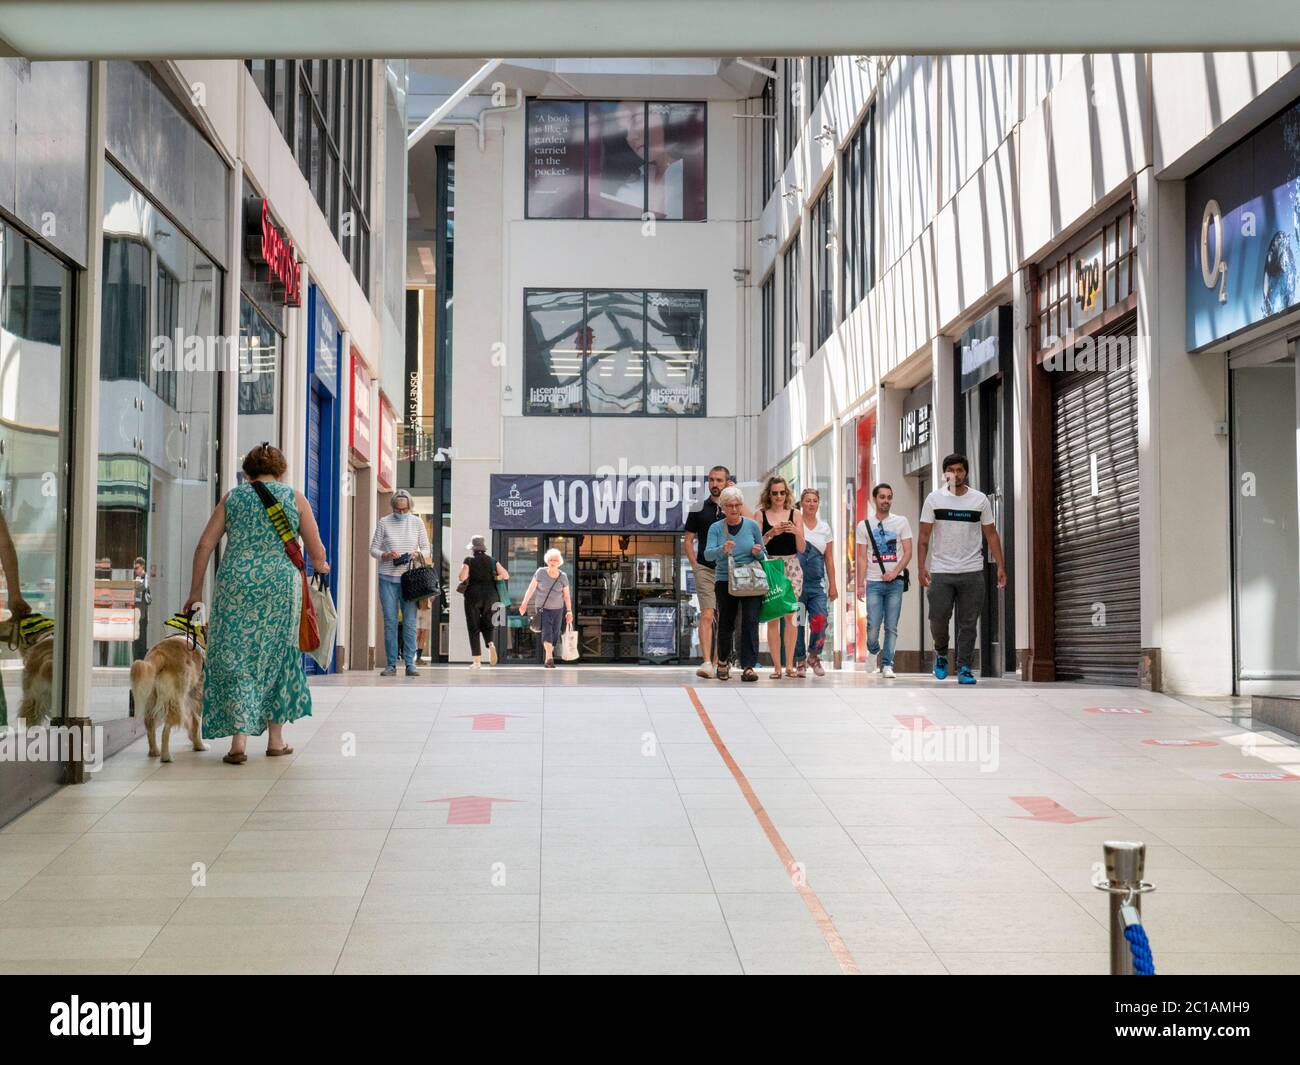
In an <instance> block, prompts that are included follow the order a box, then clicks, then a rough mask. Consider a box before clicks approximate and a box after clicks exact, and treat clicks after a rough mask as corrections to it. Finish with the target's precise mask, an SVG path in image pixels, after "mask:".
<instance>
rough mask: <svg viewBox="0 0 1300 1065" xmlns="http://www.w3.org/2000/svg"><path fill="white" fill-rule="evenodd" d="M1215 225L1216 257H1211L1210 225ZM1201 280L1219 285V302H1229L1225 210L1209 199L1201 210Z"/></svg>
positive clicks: (1208, 286) (1207, 284)
mask: <svg viewBox="0 0 1300 1065" xmlns="http://www.w3.org/2000/svg"><path fill="white" fill-rule="evenodd" d="M1211 223H1213V225H1214V259H1213V260H1211V259H1210V225H1211ZM1201 280H1202V281H1204V282H1205V287H1206V288H1209V289H1212V288H1214V286H1215V285H1216V284H1217V285H1218V286H1219V302H1220V303H1227V302H1228V264H1227V263H1225V262H1224V261H1223V210H1222V208H1220V207H1219V201H1218V200H1209V201H1207V202H1206V204H1205V210H1204V211H1202V212H1201Z"/></svg>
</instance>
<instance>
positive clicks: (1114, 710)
mask: <svg viewBox="0 0 1300 1065" xmlns="http://www.w3.org/2000/svg"><path fill="white" fill-rule="evenodd" d="M1083 712H1084V713H1085V714H1149V713H1151V711H1150V710H1148V709H1147V708H1146V707H1145V706H1085V707H1084V708H1083Z"/></svg>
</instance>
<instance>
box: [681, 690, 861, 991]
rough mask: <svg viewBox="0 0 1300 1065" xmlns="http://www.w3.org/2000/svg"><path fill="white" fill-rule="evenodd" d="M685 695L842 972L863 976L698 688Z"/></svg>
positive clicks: (688, 691)
mask: <svg viewBox="0 0 1300 1065" xmlns="http://www.w3.org/2000/svg"><path fill="white" fill-rule="evenodd" d="M686 694H687V695H689V696H690V697H691V702H692V704H694V706H695V712H696V713H697V714H698V715H699V716H700V721H701V722H702V723H703V725H704V731H705V732H707V733H708V734H709V739H711V740H712V741H713V746H714V747H715V748H716V749H717V752H718V754H719V755H721V756H722V761H723V762H724V763H725V764H726V766H727V768H728V769H729V770H731V775H732V776H733V777H734V778H735V781H736V783H737V784H738V785H740V791H741V794H742V795H744V796H745V801H746V802H747V803H749V808H750V809H751V810H753V811H754V816H755V817H756V818H757V819H758V823H759V825H760V827H761V828H762V829H763V834H764V835H766V836H767V841H768V842H769V843H770V844H772V849H773V850H774V851H776V853H777V857H779V858H780V859H781V864H782V865H784V866H785V868H786V871H787V872H789V873H791V874H792V877H791V882H792V883H793V884H794V888H795V890H796V891H798V892H799V896H800V897H801V898H802V899H803V903H804V905H805V906H807V907H808V912H809V913H811V914H812V916H813V920H814V921H816V922H817V927H818V929H819V930H820V931H821V934H822V938H823V939H825V940H826V945H827V946H828V947H830V950H831V954H833V955H834V956H835V960H836V961H837V962H838V963H839V966H840V972H842V973H844V974H845V975H846V976H861V975H862V970H861V969H859V968H858V963H857V962H856V961H854V960H853V953H852V952H851V951H850V950H849V947H848V944H847V943H845V942H844V940H843V939H842V938H841V937H840V933H839V931H838V930H837V929H836V928H835V922H834V921H833V920H831V915H830V914H829V913H827V912H826V907H825V906H823V905H822V900H821V899H819V898H818V897H817V892H815V891H814V890H813V889H812V887H811V886H810V885H809V884H808V883H807V882H806V881H804V880H803V878H802V877H800V878H798V879H795V878H794V877H793V873H794V871H795V870H796V868H797V867H798V863H797V862H796V861H795V857H794V854H793V853H791V851H790V848H789V847H788V846H786V842H785V840H783V839H782V838H781V833H780V832H778V831H777V830H776V825H774V824H772V819H771V818H770V817H768V815H767V811H766V810H764V809H763V804H762V803H761V802H759V801H758V796H757V795H755V794H754V789H753V788H752V787H750V784H749V779H748V778H747V777H746V776H745V773H744V771H743V770H742V769H741V768H740V766H739V765H737V764H736V760H735V759H734V758H732V757H731V752H730V751H729V750H727V745H726V744H725V743H723V742H722V737H721V736H719V735H718V730H717V729H715V728H714V727H713V722H712V721H710V720H709V715H708V713H707V712H706V711H705V709H704V704H703V703H701V702H700V697H699V696H698V695H696V694H695V689H694V688H692V687H689V686H688V687H687V689H686Z"/></svg>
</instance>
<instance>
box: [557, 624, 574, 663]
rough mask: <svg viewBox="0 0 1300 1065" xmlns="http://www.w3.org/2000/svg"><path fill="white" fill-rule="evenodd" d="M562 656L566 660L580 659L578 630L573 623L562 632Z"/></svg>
mask: <svg viewBox="0 0 1300 1065" xmlns="http://www.w3.org/2000/svg"><path fill="white" fill-rule="evenodd" d="M560 658H562V659H563V660H564V661H565V662H576V661H577V660H578V630H577V629H575V628H574V627H573V626H572V625H570V626H569V627H568V628H567V629H565V630H564V632H562V633H561V634H560Z"/></svg>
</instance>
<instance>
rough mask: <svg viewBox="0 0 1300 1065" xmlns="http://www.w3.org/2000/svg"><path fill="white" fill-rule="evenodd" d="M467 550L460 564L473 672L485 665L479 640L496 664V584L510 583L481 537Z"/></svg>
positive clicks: (472, 537) (508, 575) (502, 568)
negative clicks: (499, 582)
mask: <svg viewBox="0 0 1300 1065" xmlns="http://www.w3.org/2000/svg"><path fill="white" fill-rule="evenodd" d="M465 550H466V551H469V552H471V553H470V555H469V556H468V557H467V558H466V559H465V561H464V562H462V563H461V566H460V577H459V578H458V580H459V582H460V583H461V584H463V585H464V586H465V624H466V626H467V627H468V628H469V651H470V657H471V658H473V660H474V661H473V662H472V663H471V664H470V669H479V668H481V667H482V665H483V663H482V661H481V659H482V656H483V651H482V647H481V646H480V642H479V641H480V639H481V640H482V641H483V642H484V643H486V644H487V649H488V661H489V662H490V663H491V664H492V665H494V666H495V665H496V664H497V647H496V644H495V643H493V642H492V634H493V629H494V628H495V623H496V622H495V618H494V617H493V614H495V613H496V605H497V581H498V580H503V581H508V580H509V579H510V573H509V571H507V570H506V568H505V567H504V566H503V565H501V563H500V562H498V561H496V559H494V558H493V557H492V556H491V555H489V554H488V553H487V541H485V540H484V539H483V537H481V536H471V537H470V541H469V543H468V544H466V545H465Z"/></svg>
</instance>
